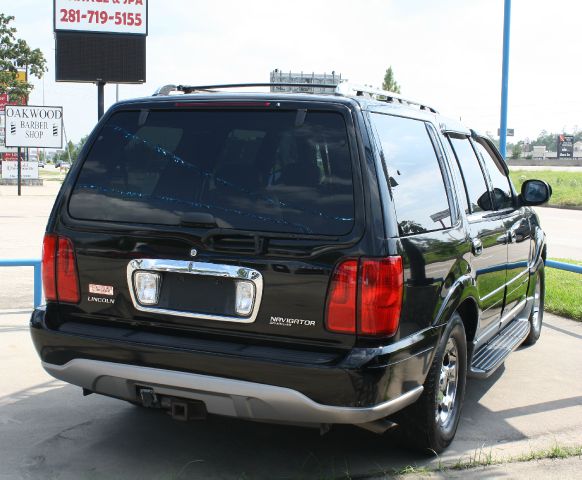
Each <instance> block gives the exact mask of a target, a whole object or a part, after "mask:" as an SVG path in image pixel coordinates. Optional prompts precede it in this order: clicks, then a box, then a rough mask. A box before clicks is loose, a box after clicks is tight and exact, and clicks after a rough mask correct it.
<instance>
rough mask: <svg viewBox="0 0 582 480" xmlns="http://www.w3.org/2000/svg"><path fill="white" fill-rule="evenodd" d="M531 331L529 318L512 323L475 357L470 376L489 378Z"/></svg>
mask: <svg viewBox="0 0 582 480" xmlns="http://www.w3.org/2000/svg"><path fill="white" fill-rule="evenodd" d="M529 329H530V324H529V320H528V319H527V318H518V319H516V320H514V321H513V322H511V323H510V324H509V325H508V326H507V327H505V328H504V329H503V330H501V332H499V333H498V334H497V335H496V336H495V337H493V338H492V339H491V340H489V342H488V343H486V344H485V345H484V346H483V347H482V348H480V349H479V350H478V351H477V352H476V353H475V354H474V355H473V361H472V362H471V369H470V371H469V375H470V376H471V377H474V378H487V377H489V376H490V375H491V374H492V373H493V372H494V371H495V370H497V369H498V368H499V367H500V366H501V364H502V363H503V362H504V361H505V359H506V358H507V357H508V356H509V354H510V353H511V352H513V351H514V350H515V349H516V348H517V347H519V346H520V345H521V344H522V342H523V341H524V340H525V338H526V337H527V336H528V335H529Z"/></svg>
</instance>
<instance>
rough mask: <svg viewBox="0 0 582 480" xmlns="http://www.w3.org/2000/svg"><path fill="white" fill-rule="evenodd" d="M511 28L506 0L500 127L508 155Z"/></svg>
mask: <svg viewBox="0 0 582 480" xmlns="http://www.w3.org/2000/svg"><path fill="white" fill-rule="evenodd" d="M510 28H511V0H505V9H504V19H503V64H502V73H501V125H500V128H499V151H500V153H501V156H502V157H503V158H506V157H507V97H508V90H509V33H510Z"/></svg>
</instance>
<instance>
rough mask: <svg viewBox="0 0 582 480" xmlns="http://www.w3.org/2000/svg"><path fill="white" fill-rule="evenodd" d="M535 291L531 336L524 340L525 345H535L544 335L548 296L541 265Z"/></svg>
mask: <svg viewBox="0 0 582 480" xmlns="http://www.w3.org/2000/svg"><path fill="white" fill-rule="evenodd" d="M535 281H536V285H535V289H534V299H533V307H532V309H531V313H530V315H529V327H530V328H529V335H528V336H527V338H526V339H525V340H524V342H523V344H524V345H533V344H534V343H536V342H537V341H538V339H539V338H540V335H541V333H542V323H543V320H544V298H545V295H546V274H545V272H544V265H543V264H542V265H540V267H539V268H538V270H537V272H536V276H535Z"/></svg>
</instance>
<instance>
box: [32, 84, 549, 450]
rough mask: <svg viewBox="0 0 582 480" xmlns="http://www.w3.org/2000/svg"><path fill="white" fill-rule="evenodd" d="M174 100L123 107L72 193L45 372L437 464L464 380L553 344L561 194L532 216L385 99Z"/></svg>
mask: <svg viewBox="0 0 582 480" xmlns="http://www.w3.org/2000/svg"><path fill="white" fill-rule="evenodd" d="M179 90H181V91H182V92H183V93H185V94H184V95H164V96H160V95H158V96H154V97H151V98H145V99H138V100H132V101H126V102H122V103H119V104H116V105H115V106H113V107H112V108H111V109H110V110H109V112H108V113H107V114H106V115H105V116H104V118H103V119H102V120H101V121H100V122H99V124H98V125H97V127H96V129H95V130H94V132H93V133H92V134H91V136H90V138H89V140H88V142H87V144H86V146H85V148H84V149H83V152H82V153H81V155H80V157H79V160H78V161H77V162H75V165H74V166H73V168H72V170H71V172H70V173H69V175H68V176H67V178H66V180H65V182H64V184H63V187H62V189H61V192H60V194H59V196H58V198H57V200H56V203H55V206H54V208H53V211H52V214H51V217H50V220H49V223H48V227H47V231H46V236H45V238H44V250H43V282H44V292H45V297H46V305H45V306H43V307H41V308H39V309H37V310H36V311H35V312H34V313H33V315H32V319H31V332H32V338H33V341H34V344H35V346H36V349H37V351H38V353H39V355H40V357H41V359H42V362H43V366H44V368H45V369H46V371H47V372H49V373H50V374H51V375H53V376H54V377H56V378H58V379H61V380H64V381H66V382H69V383H72V384H75V385H78V386H80V387H82V388H83V391H84V393H85V394H88V393H93V392H95V393H100V394H103V395H108V396H111V397H116V398H119V399H124V400H127V401H129V402H132V403H136V404H140V405H144V406H146V407H155V408H162V409H166V410H169V411H170V413H171V414H172V415H173V416H174V417H175V418H179V419H191V418H203V417H204V416H205V415H206V413H211V414H219V415H227V416H233V417H239V418H245V419H250V420H260V421H271V422H280V423H293V424H301V425H311V426H318V427H321V429H322V431H325V430H327V429H328V428H329V426H330V425H332V424H354V425H357V426H359V427H363V428H366V429H369V430H372V431H375V432H380V433H381V432H384V431H385V430H386V429H388V428H390V427H392V426H394V425H395V424H397V425H399V426H400V428H401V429H402V431H403V432H404V434H405V435H406V437H407V438H408V439H409V441H410V442H412V443H413V444H414V445H416V446H418V447H422V448H431V449H432V450H434V451H437V452H438V451H441V450H442V449H444V448H445V447H446V446H447V445H448V444H449V443H450V442H451V441H452V439H453V436H454V434H455V431H456V429H457V424H458V422H459V417H460V412H461V406H462V403H463V396H464V392H465V380H466V377H467V376H469V375H472V376H476V377H486V376H488V375H490V374H491V373H492V372H493V371H494V370H495V369H496V368H497V367H498V366H499V365H500V364H501V363H502V362H503V361H504V359H505V358H506V356H507V355H508V354H509V353H510V352H511V351H513V350H514V349H515V348H517V347H518V346H519V345H520V344H522V343H523V342H525V343H526V344H533V343H535V341H536V340H537V338H538V337H539V335H540V329H541V322H542V314H543V299H544V259H545V256H546V245H545V235H544V233H543V231H542V229H541V228H540V225H539V222H538V218H537V216H536V215H535V213H534V212H533V210H532V209H531V208H530V207H529V206H530V205H538V204H541V203H544V202H546V201H547V200H548V198H549V196H550V194H551V190H550V187H549V185H547V184H546V183H544V182H540V181H537V180H531V181H528V182H525V183H524V184H523V188H522V190H521V194H519V195H518V194H517V193H516V191H515V189H514V187H513V185H512V184H511V181H510V180H509V177H508V169H507V166H506V164H505V162H504V161H503V159H502V158H501V156H500V155H499V153H498V152H497V150H496V149H495V147H494V146H493V144H492V143H491V141H490V140H488V139H487V138H485V137H482V136H480V135H478V134H476V133H475V132H473V131H471V130H468V129H467V128H465V127H464V126H462V125H461V124H459V123H458V122H456V121H453V120H450V119H446V118H443V117H441V116H440V115H439V114H438V113H437V112H436V111H435V110H434V109H432V108H431V107H428V106H426V105H423V104H418V103H415V102H412V101H410V100H407V99H404V98H402V97H400V96H398V95H395V94H392V93H390V92H382V91H368V90H366V89H363V88H357V87H350V86H349V85H345V84H343V85H340V86H339V87H338V88H337V89H336V91H332V93H334V94H333V95H309V94H297V93H287V94H286V93H240V92H239V93H233V92H232V90H230V91H228V90H227V91H226V93H225V91H224V89H223V90H222V91H221V92H220V93H214V92H208V90H216V89H213V88H211V87H179ZM202 91H204V92H202Z"/></svg>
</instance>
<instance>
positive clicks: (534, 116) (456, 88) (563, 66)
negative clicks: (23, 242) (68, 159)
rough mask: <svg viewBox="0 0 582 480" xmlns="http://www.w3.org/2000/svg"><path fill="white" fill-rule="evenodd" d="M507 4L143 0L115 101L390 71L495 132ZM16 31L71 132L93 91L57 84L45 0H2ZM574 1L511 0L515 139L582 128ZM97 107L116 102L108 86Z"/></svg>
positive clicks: (85, 127)
mask: <svg viewBox="0 0 582 480" xmlns="http://www.w3.org/2000/svg"><path fill="white" fill-rule="evenodd" d="M503 4H504V2H503V0H439V1H434V0H333V1H332V0H294V1H293V2H283V1H277V0H246V1H241V0H221V1H212V0H149V36H148V39H147V82H146V83H145V84H143V85H121V86H120V88H119V92H120V99H127V98H135V97H142V96H148V95H151V94H152V93H153V92H154V91H155V90H156V88H157V87H159V86H161V85H165V84H190V85H195V84H199V85H200V84H209V83H210V84H213V83H241V82H268V81H269V72H270V71H271V70H273V69H275V68H279V69H281V70H283V71H290V70H291V71H293V72H301V71H303V72H306V73H311V72H317V73H323V72H327V73H329V72H331V71H335V72H336V73H341V74H342V77H343V78H347V79H349V80H350V81H351V82H355V83H363V84H372V85H378V86H380V85H381V83H382V79H383V76H384V72H385V70H386V68H387V67H388V66H390V65H391V66H392V68H393V70H394V73H395V77H396V80H397V81H398V83H399V84H400V85H401V88H402V93H403V95H404V96H407V97H410V98H412V99H417V100H421V101H424V102H426V103H427V104H429V105H431V106H433V107H435V108H437V110H439V111H440V112H441V113H443V114H445V115H448V116H450V117H454V118H460V119H461V120H462V121H463V123H465V124H466V125H467V126H469V127H471V128H474V129H476V130H478V131H481V132H491V133H492V134H494V135H496V134H497V128H498V126H499V115H500V95H501V62H502V43H503V36H502V35H503ZM0 12H2V13H5V14H8V15H13V16H15V17H16V19H15V22H14V23H13V25H14V26H15V27H16V28H17V29H18V33H17V36H18V37H19V38H23V39H25V40H26V41H27V42H28V44H29V45H30V46H31V47H32V48H40V49H41V50H42V51H43V53H44V54H45V57H46V58H47V61H48V67H49V71H48V73H47V74H46V76H45V78H44V80H36V79H34V80H33V83H34V84H35V89H34V91H33V93H32V95H31V98H30V104H36V105H42V104H43V99H44V104H45V105H54V106H63V107H64V118H65V129H66V132H67V134H68V138H69V139H71V140H73V141H77V140H79V139H80V138H81V137H82V136H84V135H86V134H88V133H89V132H90V131H91V129H92V128H93V127H94V126H95V123H96V122H97V87H96V86H95V85H93V84H77V83H61V82H59V83H57V82H55V70H54V55H55V52H54V36H53V21H52V19H53V2H52V1H51V0H0ZM581 27H582V2H580V1H579V0H553V1H552V2H547V1H541V0H513V2H512V23H511V55H510V77H509V120H508V126H509V127H510V128H514V129H515V134H516V137H515V139H511V138H510V139H509V141H513V140H516V139H526V138H531V139H534V138H536V137H537V136H538V134H539V133H540V132H541V131H542V130H547V131H549V132H556V133H558V132H565V133H572V132H573V131H574V130H576V129H579V128H582V88H581V85H582V61H580V51H581V46H582V37H581V36H580V33H579V31H580V28H581ZM105 101H106V104H105V107H106V108H108V107H109V106H111V105H112V104H113V103H114V102H115V86H114V85H107V86H106V96H105Z"/></svg>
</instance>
